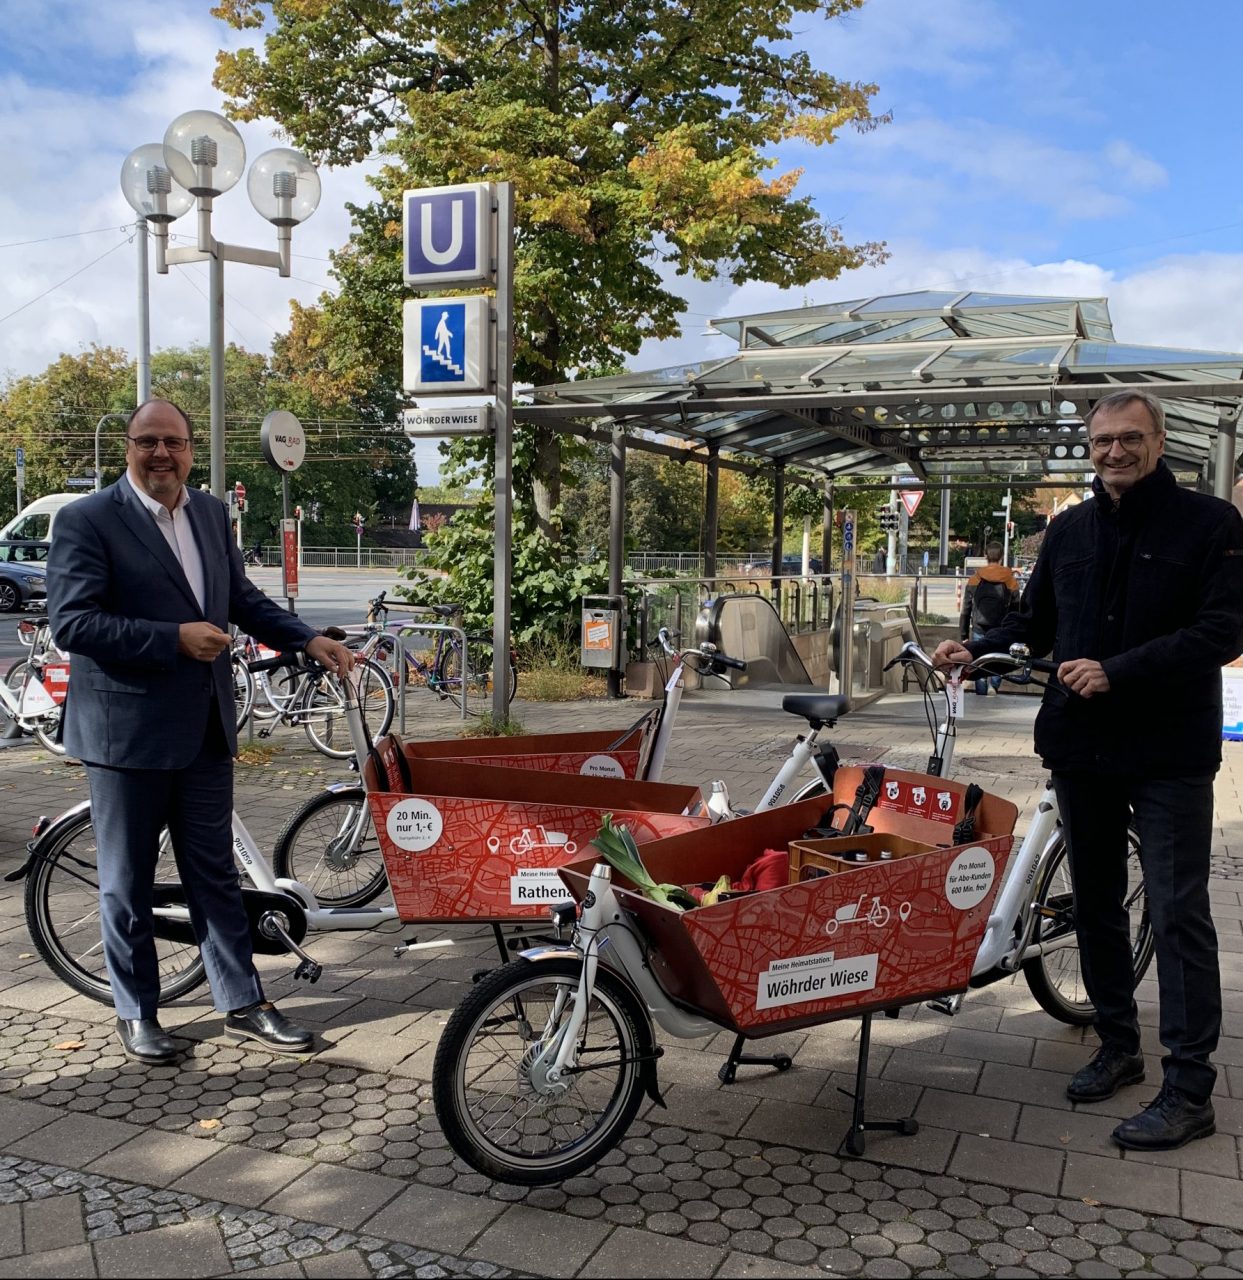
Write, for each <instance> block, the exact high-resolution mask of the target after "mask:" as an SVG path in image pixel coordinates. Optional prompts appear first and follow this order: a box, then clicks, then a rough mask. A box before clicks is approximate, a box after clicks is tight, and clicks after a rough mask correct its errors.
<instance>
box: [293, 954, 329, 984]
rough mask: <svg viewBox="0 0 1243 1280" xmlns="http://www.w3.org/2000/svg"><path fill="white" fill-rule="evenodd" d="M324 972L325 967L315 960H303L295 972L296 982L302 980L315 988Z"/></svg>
mask: <svg viewBox="0 0 1243 1280" xmlns="http://www.w3.org/2000/svg"><path fill="white" fill-rule="evenodd" d="M323 972H324V966H323V965H322V964H320V963H318V962H317V961H315V960H303V961H302V962H301V964H299V965H298V967H297V968H296V969H295V970H294V971H293V976H294V981H295V982H296V981H298V980H299V979H302V980H304V981H306V982H309V983H310V984H311V986H314V985H315V984H316V983H317V982H318V981H319V979H320V976H321V975H322V974H323Z"/></svg>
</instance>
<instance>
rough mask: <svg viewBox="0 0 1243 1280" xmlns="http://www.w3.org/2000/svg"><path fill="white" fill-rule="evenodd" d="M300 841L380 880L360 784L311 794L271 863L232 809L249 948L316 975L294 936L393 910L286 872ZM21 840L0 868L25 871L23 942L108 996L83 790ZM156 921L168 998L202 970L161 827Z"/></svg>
mask: <svg viewBox="0 0 1243 1280" xmlns="http://www.w3.org/2000/svg"><path fill="white" fill-rule="evenodd" d="M253 666H254V669H255V670H256V671H257V673H262V674H267V673H270V672H273V671H280V670H283V669H286V668H288V669H302V670H304V671H305V672H306V673H307V674H308V675H310V676H312V677H314V676H315V675H317V674H319V673H318V672H317V671H316V667H317V666H318V664H316V663H314V662H313V661H311V660H309V659H306V658H305V657H304V656H303V655H300V654H288V655H284V656H280V657H276V658H272V659H267V660H266V661H263V662H258V661H257V662H256V663H255V664H253ZM320 670H321V671H322V668H321V669H320ZM357 670H358V669H357V668H355V672H352V673H350V675H348V676H346V677H345V680H346V681H347V682H348V683H347V689H348V690H349V693H350V697H349V705H347V708H346V719H347V722H352V723H350V724H349V728H350V733H351V736H352V740H353V743H354V749H355V750H356V751H357V752H359V753H361V755H362V756H363V757H365V755H366V752H367V751H368V750H369V748H370V745H371V739H370V738H369V737H368V734H367V729H366V726H365V722H364V721H363V718H362V714H361V710H360V706H359V703H358V700H357V688H356V683H355V681H354V676H355V674H356V673H357ZM308 847H310V848H314V849H315V850H316V852H317V855H318V856H322V857H324V858H326V859H328V860H329V861H330V862H331V864H332V865H333V866H334V868H335V871H336V874H337V875H338V876H339V877H341V878H342V879H345V878H350V877H353V879H354V880H355V881H356V882H357V883H360V884H362V883H371V882H373V881H375V880H376V879H377V877H378V879H379V883H380V888H383V886H384V884H385V883H386V881H385V880H384V878H383V876H384V867H383V859H382V858H381V855H380V851H379V847H378V844H377V843H376V841H375V838H374V834H373V832H372V829H371V823H370V818H369V816H368V814H367V807H366V800H365V797H364V796H363V794H362V792H361V791H356V789H354V788H352V787H348V786H347V787H343V788H334V789H329V791H327V792H324V793H323V794H321V795H317V796H314V797H312V799H311V800H310V801H308V802H307V803H306V804H305V805H303V806H302V808H301V809H299V810H298V812H297V813H295V814H294V815H293V816H292V817H291V818H290V820H289V821H288V822H287V823H286V825H285V827H284V829H283V830H282V831H281V833H280V835H279V836H278V837H277V840H276V844H275V846H274V849H273V854H272V860H271V862H269V861H268V860H267V859H266V858H265V857H264V856H263V854H262V852H261V851H260V849H259V847H258V845H257V843H256V842H255V840H254V838H253V836H251V834H250V832H249V831H248V830H247V829H246V825H245V823H244V822H243V821H242V818H241V816H240V815H239V814H238V813H237V811H236V810H235V811H234V813H233V849H234V853H235V855H236V859H237V862H238V864H239V874H240V875H241V877H242V880H243V886H242V896H243V901H244V903H245V905H246V910H247V913H248V915H249V917H250V923H251V933H252V938H253V941H254V944H255V947H256V950H257V951H259V952H260V953H261V954H269V955H280V954H285V953H289V954H291V955H293V956H296V957H297V959H298V962H299V963H298V967H297V969H296V970H295V976H296V977H301V978H306V979H308V980H309V981H311V982H314V981H316V980H317V979H318V977H319V974H320V965H319V964H318V962H317V961H315V960H313V959H312V958H311V956H310V955H308V954H307V952H306V951H305V950H304V949H303V948H302V945H301V944H302V942H303V940H304V939H305V937H306V935H307V934H308V933H316V932H320V931H341V930H345V931H355V930H365V929H373V928H376V927H377V926H379V925H383V924H388V923H391V922H393V921H395V920H396V919H397V911H396V908H395V907H393V906H391V905H388V906H368V905H365V904H366V903H367V902H369V901H370V900H371V899H372V898H374V897H375V896H376V894H375V893H370V894H368V893H367V892H360V893H357V894H356V895H355V896H354V899H353V900H352V901H351V900H350V899H349V898H348V896H346V895H340V894H339V896H338V898H337V899H336V900H335V901H333V902H331V903H326V902H324V901H321V900H320V899H319V898H318V897H317V896H316V894H315V892H314V889H313V888H312V887H311V886H310V885H307V884H305V883H300V882H299V881H298V880H297V879H296V878H295V877H294V876H293V875H292V874H289V872H290V871H291V870H292V868H293V867H294V866H295V865H301V864H302V863H304V862H306V861H308V860H309V858H308V854H307V852H306V850H307V848H308ZM27 850H28V857H27V859H26V861H25V863H24V864H23V865H22V866H21V867H20V868H18V870H17V871H14V872H12V873H11V874H9V875H8V876H6V877H5V879H6V880H8V881H10V882H16V881H19V880H23V879H24V880H25V913H26V926H27V928H28V930H29V932H30V937H31V941H32V942H33V943H34V945H35V948H36V950H37V951H38V952H39V954H40V955H41V956H42V957H43V959H44V961H45V962H46V963H47V965H48V967H49V968H50V969H51V970H52V972H53V973H54V974H55V975H56V976H57V977H58V978H60V979H61V981H63V982H65V983H66V984H67V985H68V986H70V987H72V988H73V989H74V990H75V991H77V992H79V993H80V994H82V995H84V996H88V997H90V998H91V999H92V1000H98V1001H100V1002H101V1003H103V1004H111V1003H112V989H111V984H110V982H109V979H108V972H107V968H106V966H105V964H104V954H103V941H102V937H101V934H100V915H99V875H98V870H97V865H96V855H97V848H96V841H95V828H94V823H93V819H92V814H91V804H90V801H89V800H84V801H82V802H81V803H80V804H77V805H74V806H73V808H71V809H69V810H67V811H66V812H65V813H62V814H61V815H60V816H59V817H57V818H55V819H53V820H49V819H48V818H46V817H41V818H40V819H39V820H38V822H37V823H36V825H35V829H34V838H33V839H32V840H31V842H30V843H29V845H28V846H27ZM339 888H340V885H338V889H339ZM377 892H378V891H377ZM154 921H155V934H156V949H157V953H158V959H159V968H160V1002H161V1003H166V1002H168V1001H170V1000H174V999H176V998H177V997H179V996H183V995H185V994H186V993H187V992H189V991H192V990H194V989H195V988H196V987H197V986H199V985H200V984H201V983H202V982H204V981H205V980H206V976H207V975H206V970H205V969H204V966H203V961H202V957H201V956H200V954H199V949H198V944H197V942H196V940H195V937H194V931H193V929H192V928H191V925H190V913H189V909H188V907H187V905H186V898H185V893H184V891H183V889H182V886H181V882H180V876H179V874H178V871H177V866H176V859H175V856H174V853H173V849H172V845H171V841H170V839H169V836H168V832H167V831H165V832H164V833H163V836H162V838H161V841H160V854H159V860H158V862H157V866H156V884H155V911H154Z"/></svg>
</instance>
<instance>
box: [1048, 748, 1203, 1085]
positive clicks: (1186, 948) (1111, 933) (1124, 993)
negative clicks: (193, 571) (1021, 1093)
mask: <svg viewBox="0 0 1243 1280" xmlns="http://www.w3.org/2000/svg"><path fill="white" fill-rule="evenodd" d="M1053 785H1054V788H1055V789H1056V792H1057V799H1058V805H1059V806H1060V808H1061V812H1062V822H1063V825H1064V828H1065V832H1066V841H1067V844H1068V845H1069V848H1070V861H1071V875H1072V878H1073V882H1074V889H1075V920H1076V926H1077V930H1078V934H1079V955H1080V960H1081V963H1082V966H1083V979H1084V984H1085V986H1086V988H1087V992H1088V995H1089V996H1090V997H1091V999H1092V1002H1093V1004H1095V1006H1096V1024H1095V1025H1096V1030H1097V1033H1098V1035H1099V1036H1100V1038H1101V1040H1102V1042H1103V1043H1104V1044H1107V1045H1116V1046H1117V1047H1119V1048H1121V1049H1124V1050H1125V1051H1126V1052H1128V1053H1136V1052H1138V1051H1139V1022H1138V1015H1137V1010H1136V1006H1135V999H1134V995H1133V992H1132V986H1133V978H1132V965H1131V938H1130V932H1129V929H1128V913H1127V911H1126V910H1125V908H1124V906H1123V898H1124V895H1125V893H1126V887H1127V871H1126V859H1127V838H1126V830H1127V822H1128V819H1129V815H1130V811H1131V809H1134V812H1135V823H1136V827H1137V829H1138V831H1139V839H1140V858H1141V861H1142V863H1143V869H1144V888H1145V891H1146V894H1147V900H1148V914H1149V917H1150V919H1151V921H1152V929H1153V937H1154V940H1155V942H1156V962H1157V986H1158V991H1159V994H1160V1000H1161V1010H1160V1035H1161V1043H1162V1044H1163V1045H1164V1046H1165V1048H1166V1051H1167V1052H1166V1056H1165V1057H1164V1058H1163V1059H1162V1065H1163V1066H1164V1068H1165V1078H1166V1080H1167V1082H1168V1083H1169V1084H1172V1085H1173V1086H1174V1087H1175V1088H1177V1089H1181V1090H1182V1091H1183V1092H1184V1093H1187V1094H1189V1095H1190V1096H1191V1097H1192V1098H1195V1099H1197V1100H1200V1099H1207V1098H1208V1096H1209V1095H1210V1094H1211V1093H1212V1091H1213V1083H1214V1081H1215V1080H1216V1077H1217V1072H1216V1070H1215V1069H1214V1067H1213V1065H1212V1063H1211V1062H1210V1061H1209V1059H1210V1056H1211V1054H1212V1053H1213V1051H1214V1050H1215V1049H1216V1048H1217V1040H1218V1036H1219V1035H1220V1033H1221V979H1220V975H1219V971H1218V964H1217V933H1216V931H1215V929H1214V928H1213V917H1212V913H1211V911H1210V907H1209V895H1208V878H1209V854H1210V847H1211V844H1212V827H1213V779H1212V778H1211V777H1207V778H1205V777H1197V778H1157V779H1153V778H1148V779H1144V778H1134V779H1132V778H1124V777H1112V776H1108V775H1105V774H1095V773H1093V774H1087V773H1054V775H1053Z"/></svg>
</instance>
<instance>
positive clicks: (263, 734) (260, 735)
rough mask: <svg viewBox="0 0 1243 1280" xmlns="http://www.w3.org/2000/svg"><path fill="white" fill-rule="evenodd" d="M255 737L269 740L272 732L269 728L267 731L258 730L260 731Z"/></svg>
mask: <svg viewBox="0 0 1243 1280" xmlns="http://www.w3.org/2000/svg"><path fill="white" fill-rule="evenodd" d="M255 736H256V737H258V738H270V737H271V736H272V730H271V729H270V728H269V729H260V730H259V732H258V733H257V734H256V735H255Z"/></svg>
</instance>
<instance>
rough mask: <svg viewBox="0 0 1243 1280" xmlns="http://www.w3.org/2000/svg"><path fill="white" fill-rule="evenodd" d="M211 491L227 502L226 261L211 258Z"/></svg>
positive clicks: (216, 256) (214, 257)
mask: <svg viewBox="0 0 1243 1280" xmlns="http://www.w3.org/2000/svg"><path fill="white" fill-rule="evenodd" d="M209 289H210V293H211V303H210V306H211V327H210V335H209V337H210V349H211V491H212V493H213V494H214V495H215V496H216V497H217V498H220V499H221V500H222V501H223V500H224V486H225V479H224V257H223V256H222V255H221V253H220V252H219V251H218V250H217V251H216V252H214V253H213V254H212V255H211V270H210V286H209Z"/></svg>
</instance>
